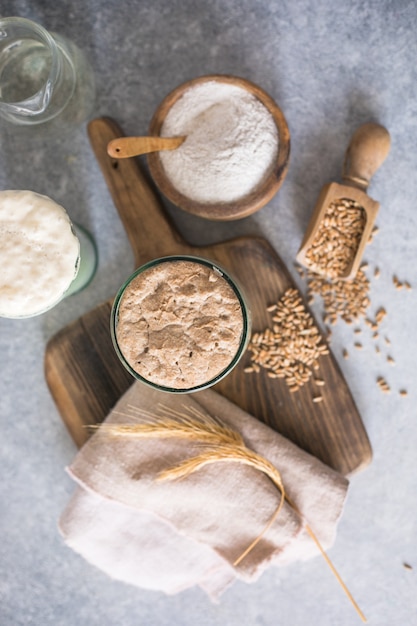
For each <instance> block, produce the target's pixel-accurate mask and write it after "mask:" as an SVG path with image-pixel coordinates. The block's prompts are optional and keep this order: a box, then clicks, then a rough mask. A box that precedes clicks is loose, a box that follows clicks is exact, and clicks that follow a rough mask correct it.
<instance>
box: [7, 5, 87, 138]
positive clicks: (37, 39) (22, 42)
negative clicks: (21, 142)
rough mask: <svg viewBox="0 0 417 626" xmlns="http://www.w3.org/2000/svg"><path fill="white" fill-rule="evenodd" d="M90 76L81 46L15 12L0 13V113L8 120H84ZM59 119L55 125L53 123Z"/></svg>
mask: <svg viewBox="0 0 417 626" xmlns="http://www.w3.org/2000/svg"><path fill="white" fill-rule="evenodd" d="M94 95H95V88H94V77H93V73H92V71H91V68H90V66H89V64H88V63H87V60H86V58H85V56H84V55H83V53H82V52H81V50H80V49H79V48H78V47H77V46H75V44H74V43H73V42H71V41H69V40H68V39H66V38H65V37H62V36H61V35H57V34H51V33H49V32H48V31H46V30H45V29H44V28H43V27H42V26H40V25H39V24H36V23H35V22H32V21H30V20H27V19H24V18H20V17H7V18H3V19H0V117H1V118H2V119H3V120H4V121H6V122H8V123H10V124H13V125H18V126H35V125H38V124H43V123H45V122H50V123H51V122H52V120H55V121H57V124H56V127H57V129H58V128H59V129H60V130H64V129H65V127H66V125H74V124H77V123H80V122H82V121H84V120H85V119H86V118H87V116H88V115H89V113H90V112H91V110H92V106H93V103H94ZM58 122H59V125H58Z"/></svg>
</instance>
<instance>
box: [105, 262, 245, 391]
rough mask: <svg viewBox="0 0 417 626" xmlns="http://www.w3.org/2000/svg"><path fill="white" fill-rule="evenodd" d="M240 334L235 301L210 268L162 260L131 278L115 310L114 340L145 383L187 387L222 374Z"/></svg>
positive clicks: (230, 292) (239, 316)
mask: <svg viewBox="0 0 417 626" xmlns="http://www.w3.org/2000/svg"><path fill="white" fill-rule="evenodd" d="M242 333H243V315H242V309H241V305H240V302H239V300H238V298H237V296H236V294H235V292H234V290H233V289H232V287H231V286H230V285H229V283H228V282H227V281H226V280H225V279H224V278H223V277H222V276H221V275H220V274H219V273H218V272H216V271H214V270H213V269H212V268H211V267H208V266H206V265H202V264H200V263H198V262H194V261H188V260H173V261H166V262H163V263H160V264H158V265H155V266H154V267H151V268H149V269H147V270H145V271H144V272H143V273H141V274H139V275H138V276H136V277H135V278H134V279H133V280H132V282H131V283H130V284H129V285H128V286H127V288H126V290H125V292H124V294H123V296H122V298H121V301H120V304H119V311H118V322H117V323H116V338H117V342H118V345H119V348H120V350H121V352H122V353H123V355H124V357H125V359H126V361H127V362H128V363H129V365H130V366H131V367H132V369H133V370H135V371H136V372H137V373H138V374H140V375H141V376H142V377H143V378H145V379H146V380H149V381H150V382H152V383H154V384H157V385H160V386H163V387H170V388H172V389H190V388H193V387H196V386H198V385H202V384H204V383H207V382H209V381H210V380H212V379H213V378H214V377H215V376H217V375H218V374H220V373H221V372H223V370H224V369H225V368H226V367H227V366H228V365H229V364H230V362H231V361H232V360H233V357H234V356H235V354H236V352H237V351H238V348H239V345H240V342H241V338H242Z"/></svg>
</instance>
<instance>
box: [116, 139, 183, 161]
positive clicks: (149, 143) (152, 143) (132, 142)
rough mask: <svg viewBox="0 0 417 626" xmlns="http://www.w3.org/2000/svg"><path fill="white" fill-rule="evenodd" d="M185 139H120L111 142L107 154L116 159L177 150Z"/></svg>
mask: <svg viewBox="0 0 417 626" xmlns="http://www.w3.org/2000/svg"><path fill="white" fill-rule="evenodd" d="M184 140H185V137H119V138H118V139H113V140H112V141H110V142H109V144H108V146H107V154H108V155H109V156H111V157H113V158H115V159H127V158H129V157H134V156H139V155H140V154H148V152H159V151H160V150H175V148H178V147H179V146H180V145H181V144H182V143H183V141H184Z"/></svg>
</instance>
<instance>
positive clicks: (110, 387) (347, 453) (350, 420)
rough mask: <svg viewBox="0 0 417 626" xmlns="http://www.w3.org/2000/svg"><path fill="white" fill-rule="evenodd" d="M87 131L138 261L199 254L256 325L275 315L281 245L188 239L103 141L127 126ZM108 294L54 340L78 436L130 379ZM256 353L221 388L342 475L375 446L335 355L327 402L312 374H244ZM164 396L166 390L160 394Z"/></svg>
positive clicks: (131, 164) (54, 385) (55, 362)
mask: <svg viewBox="0 0 417 626" xmlns="http://www.w3.org/2000/svg"><path fill="white" fill-rule="evenodd" d="M89 134H90V139H91V142H92V146H93V149H94V151H95V154H96V157H97V159H98V161H99V163H100V166H101V168H102V171H103V174H104V176H105V179H106V181H107V184H108V186H109V189H110V192H111V194H112V196H113V199H114V202H115V205H116V206H117V208H118V210H119V213H120V216H121V219H122V220H123V223H124V225H125V227H126V230H127V233H128V235H129V238H130V241H131V243H132V246H133V249H134V253H135V260H136V263H137V265H139V264H142V263H144V262H146V261H149V260H150V259H151V258H156V257H157V256H163V255H165V254H178V253H182V254H183V253H186V254H198V255H200V256H204V257H206V258H209V259H212V260H214V261H216V262H218V263H219V264H221V265H223V266H224V267H225V269H227V270H228V271H229V272H230V273H231V274H232V275H233V276H235V277H236V278H237V279H238V281H239V282H240V283H241V284H242V285H243V287H244V290H245V292H246V295H247V297H248V300H249V304H250V307H251V310H252V316H253V330H254V331H257V330H263V329H264V328H265V327H266V326H267V325H268V324H269V323H270V319H269V314H268V312H267V311H266V307H267V306H268V305H269V304H270V303H273V302H276V301H277V299H278V298H279V297H280V296H281V295H282V294H283V293H284V291H285V290H286V289H288V288H289V287H294V286H295V285H294V283H293V281H292V278H291V276H290V274H289V272H288V271H287V269H286V268H285V266H284V265H283V263H282V262H281V260H280V258H279V257H278V255H277V254H276V252H275V251H274V249H273V248H272V247H271V246H270V245H269V244H268V242H267V241H265V240H264V239H262V238H259V237H240V238H236V239H232V240H230V241H227V242H224V243H220V244H216V245H213V246H205V247H192V246H190V245H188V244H187V243H186V242H184V241H183V240H182V239H181V237H180V236H179V235H178V233H177V232H176V231H175V229H174V228H173V226H172V225H171V224H170V223H169V222H168V220H167V218H166V217H165V214H164V212H163V210H162V207H161V205H160V203H159V201H158V199H157V197H156V196H155V194H154V192H153V191H152V189H151V187H150V186H149V184H148V183H147V181H146V178H145V176H144V175H143V173H142V172H141V171H140V169H139V166H138V164H137V163H136V162H135V161H133V160H125V161H123V162H118V166H117V167H116V168H115V167H114V165H113V164H114V161H113V160H112V159H111V158H110V157H109V156H108V155H107V153H106V146H107V143H108V141H109V140H110V139H111V138H113V137H118V136H120V134H121V130H120V128H119V127H118V126H117V125H116V124H115V123H114V122H113V121H111V120H108V119H105V118H100V119H98V120H93V122H91V123H90V126H89ZM110 309H111V305H110V303H104V304H102V305H101V306H99V307H97V308H96V309H94V310H93V311H91V312H89V313H87V314H86V315H84V316H82V317H81V318H80V319H79V320H77V321H75V322H73V323H72V324H71V325H70V326H68V327H66V328H64V329H62V330H61V331H60V332H59V333H58V334H57V335H56V336H55V337H53V338H52V339H51V340H50V342H49V343H48V345H47V349H46V354H45V375H46V380H47V382H48V385H49V388H50V390H51V393H52V396H53V397H54V399H55V402H56V404H57V407H58V409H59V411H60V413H61V416H62V419H63V420H64V422H65V424H66V425H67V427H68V429H69V431H70V433H71V435H72V437H73V439H74V441H75V442H76V443H77V445H79V446H80V445H82V443H83V442H84V441H86V439H87V437H88V434H89V433H88V430H87V429H86V428H85V425H88V424H94V423H99V422H101V421H102V420H103V419H104V418H105V417H106V415H107V414H108V412H109V411H110V409H111V408H112V407H113V406H114V404H115V403H116V402H117V400H118V399H119V398H120V396H121V395H122V393H123V392H124V391H125V390H126V389H127V388H128V387H129V385H130V384H132V382H133V380H132V378H131V377H130V375H129V374H128V373H127V372H126V370H125V369H124V368H123V366H122V365H121V364H120V362H119V361H118V359H117V356H116V354H115V351H114V349H113V347H112V345H111V339H110V333H109V323H110V322H109V320H110ZM248 362H249V355H248V354H247V355H245V356H244V357H243V359H242V360H241V362H240V363H239V364H238V365H237V367H236V368H235V369H234V370H233V371H232V372H231V374H230V375H229V376H227V377H226V378H225V379H224V380H223V381H221V382H220V383H218V385H216V387H215V389H216V390H217V391H218V392H220V393H221V394H223V395H224V396H226V397H227V398H229V399H230V400H232V401H233V402H235V403H236V404H238V405H239V406H241V407H242V408H243V409H245V410H247V411H248V412H250V413H251V414H252V415H254V416H256V417H257V418H258V419H260V420H262V421H264V422H265V423H267V424H268V425H270V426H271V427H272V428H274V429H276V430H277V431H279V432H280V433H282V434H283V435H285V436H287V437H288V438H289V439H291V440H292V441H294V442H295V443H297V444H298V445H299V446H300V447H301V448H303V449H305V450H307V451H308V452H310V453H312V454H313V455H315V456H316V457H318V458H320V459H321V460H322V461H324V462H325V463H327V464H328V465H330V466H331V467H333V468H334V469H337V470H339V471H340V472H342V473H343V474H345V475H348V474H350V473H352V472H354V471H357V470H359V469H361V468H363V467H365V466H366V465H367V464H368V463H369V462H370V460H371V455H372V452H371V447H370V444H369V440H368V437H367V434H366V431H365V428H364V426H363V423H362V420H361V417H360V415H359V413H358V411H357V408H356V406H355V403H354V401H353V398H352V396H351V393H350V391H349V389H348V387H347V384H346V382H345V380H344V378H343V375H342V373H341V371H340V369H339V367H338V364H337V362H336V361H335V359H334V357H333V356H332V355H331V354H329V355H328V356H324V357H321V359H320V373H321V376H322V378H323V379H324V380H325V383H326V384H325V386H324V387H323V388H321V390H322V395H323V398H324V399H323V402H321V403H313V401H312V397H313V389H314V387H313V385H314V384H313V383H312V382H309V383H308V384H306V385H305V386H304V387H303V388H302V389H300V391H298V392H296V393H293V394H291V393H289V391H288V388H287V386H286V383H285V382H284V381H283V380H280V379H271V378H268V376H267V375H266V372H264V371H261V372H260V374H258V375H253V374H245V373H244V371H243V370H244V368H245V367H246V366H247V365H248ZM162 395H164V394H162Z"/></svg>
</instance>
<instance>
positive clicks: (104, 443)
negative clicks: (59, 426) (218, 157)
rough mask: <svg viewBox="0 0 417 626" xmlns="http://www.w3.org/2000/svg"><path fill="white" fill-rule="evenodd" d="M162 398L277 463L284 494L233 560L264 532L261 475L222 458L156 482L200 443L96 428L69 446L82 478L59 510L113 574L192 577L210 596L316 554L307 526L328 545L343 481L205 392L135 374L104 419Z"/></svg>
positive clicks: (272, 498) (157, 579)
mask: <svg viewBox="0 0 417 626" xmlns="http://www.w3.org/2000/svg"><path fill="white" fill-rule="evenodd" d="M161 404H163V405H165V406H169V407H170V408H171V409H174V410H176V411H179V412H184V410H187V409H190V407H191V408H193V409H197V410H198V411H199V412H203V413H206V414H209V415H211V416H214V417H217V418H219V419H220V420H221V421H222V422H223V423H225V424H226V425H228V426H230V427H231V428H233V429H235V430H237V431H238V432H240V434H241V435H242V437H243V439H244V441H245V444H246V445H247V447H249V448H250V449H251V450H253V451H255V452H257V453H259V454H261V455H262V456H263V457H265V458H266V459H268V460H269V461H270V462H271V463H272V464H273V465H274V466H275V467H276V468H277V469H278V471H279V472H280V474H281V477H282V482H283V484H284V486H285V489H286V493H287V494H288V495H289V497H290V499H291V501H292V502H293V503H294V504H295V506H296V508H297V509H298V511H299V512H301V514H302V515H301V517H300V515H299V514H298V513H297V512H296V511H295V510H294V508H292V507H291V506H290V505H289V504H288V503H287V502H285V504H284V506H283V507H282V509H281V512H280V514H279V516H278V517H277V519H276V520H275V521H274V523H273V525H272V526H271V527H270V528H269V529H268V531H267V532H266V533H265V534H264V535H263V536H262V538H261V539H260V541H259V542H258V543H257V544H256V546H255V547H254V548H253V549H252V550H251V551H250V552H249V553H248V554H247V556H246V557H245V558H244V559H243V560H242V561H241V562H240V563H239V565H238V566H234V565H233V564H234V562H235V561H236V559H237V558H238V557H239V556H240V555H241V554H242V553H243V552H244V550H245V549H246V548H247V547H248V546H249V545H250V544H251V542H252V541H253V540H254V539H255V538H256V537H258V536H259V535H260V534H261V533H262V531H263V530H264V528H265V526H266V524H267V523H268V521H269V520H270V519H271V517H272V516H273V514H274V512H275V510H276V508H277V506H278V504H279V501H280V492H279V490H278V489H277V487H276V486H275V485H274V484H273V483H272V481H271V480H270V479H269V478H268V477H267V476H266V475H265V474H263V473H261V472H259V471H258V470H256V469H254V468H253V467H248V466H245V465H242V464H241V463H238V462H229V463H223V462H218V463H214V464H212V465H209V466H206V467H204V468H202V469H199V470H198V471H196V472H195V473H193V474H192V475H191V476H188V477H187V478H185V479H183V480H180V481H174V482H171V481H162V482H161V481H157V480H156V477H157V475H158V474H159V472H161V471H162V470H166V469H169V468H171V467H173V466H175V465H177V464H178V463H180V462H181V461H183V460H184V459H187V458H190V457H193V456H195V455H197V454H199V453H200V452H201V446H200V444H199V443H198V442H195V443H194V442H191V441H189V440H182V439H160V438H158V439H156V438H155V439H145V440H144V439H135V438H126V437H119V436H113V435H110V434H109V433H106V432H105V431H104V430H103V429H102V430H99V431H98V432H97V433H96V434H94V435H93V436H92V437H91V438H90V440H89V441H88V442H87V443H86V444H85V445H84V447H83V448H82V449H81V451H80V452H79V453H78V454H77V456H76V458H75V460H74V462H73V463H72V465H71V467H70V468H69V470H68V471H69V473H70V475H71V476H72V477H73V479H74V480H75V481H76V482H77V483H78V485H79V487H78V489H77V490H76V492H75V494H74V496H73V498H72V500H71V501H70V503H69V504H68V506H67V508H66V510H65V511H64V513H63V515H62V517H61V520H60V529H61V532H62V534H63V536H64V539H65V541H66V542H67V544H68V545H69V546H71V547H72V548H73V549H74V550H75V551H77V552H78V553H80V554H81V555H83V556H84V557H85V558H86V559H87V560H88V561H90V562H91V563H93V564H94V565H96V566H98V567H99V568H101V569H102V570H103V571H105V572H107V573H108V574H109V575H110V576H112V577H114V578H117V579H119V580H123V581H125V582H129V583H132V584H135V585H137V586H140V587H143V588H147V589H155V590H161V591H164V592H166V593H170V594H171V593H177V592H178V591H181V590H183V589H186V588H189V587H191V586H194V585H199V586H200V587H201V588H202V589H204V590H205V591H206V592H207V593H208V594H209V595H210V596H211V597H212V598H213V599H215V598H217V597H218V596H219V595H220V594H221V593H222V592H223V591H224V590H225V589H226V588H227V586H229V585H230V584H231V583H232V582H233V581H234V580H235V579H237V578H238V579H242V580H245V581H247V582H252V581H254V580H256V579H257V578H258V577H259V575H260V574H261V573H262V572H263V571H264V570H265V569H266V568H267V567H268V566H270V565H284V564H286V563H290V562H292V561H294V560H297V559H306V558H310V557H312V556H314V555H315V554H317V548H316V546H315V544H314V542H313V541H312V539H311V537H310V536H309V535H308V533H307V532H306V530H305V524H306V523H308V524H309V526H310V528H311V529H313V531H314V533H315V534H316V536H317V537H318V539H319V541H320V542H321V544H322V546H323V547H324V548H325V549H327V548H329V547H330V546H331V545H332V543H333V541H334V539H335V534H336V527H337V522H338V520H339V518H340V515H341V513H342V510H343V505H344V501H345V497H346V492H347V487H348V482H347V480H346V479H345V478H344V477H343V476H341V475H340V474H338V473H337V472H335V471H333V470H331V469H330V468H328V467H327V466H326V465H324V464H323V463H321V462H320V461H319V460H318V459H316V458H314V457H312V456H311V455H309V454H307V453H306V452H304V451H303V450H301V449H300V448H298V447H297V446H296V445H294V444H293V443H292V442H290V441H288V440H287V439H285V438H284V437H282V436H281V435H279V434H278V433H277V432H275V431H273V430H272V429H270V428H269V427H268V426H266V425H265V424H263V423H261V422H260V421H259V420H257V419H255V418H254V417H252V416H251V415H249V414H247V413H246V412H245V411H243V410H242V409H240V408H239V407H237V406H236V405H234V404H233V403H231V402H230V401H228V400H227V399H225V398H224V397H223V396H221V395H219V394H217V393H216V392H214V391H212V390H207V391H202V392H199V393H198V394H192V395H186V396H184V395H181V394H179V395H174V394H165V393H161V392H158V391H155V390H153V389H151V388H150V387H147V386H145V385H143V384H141V383H134V384H133V385H132V387H131V388H130V389H129V390H128V391H127V392H126V393H125V395H124V396H123V397H122V398H121V400H120V401H119V402H118V403H117V405H116V406H115V407H114V409H113V410H112V412H111V413H110V415H109V416H108V418H107V420H106V422H108V423H120V424H127V423H136V422H141V421H144V418H143V417H141V416H140V415H139V414H138V413H137V412H136V409H141V410H145V411H148V412H151V413H152V414H154V415H156V416H157V415H158V407H160V405H161Z"/></svg>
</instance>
